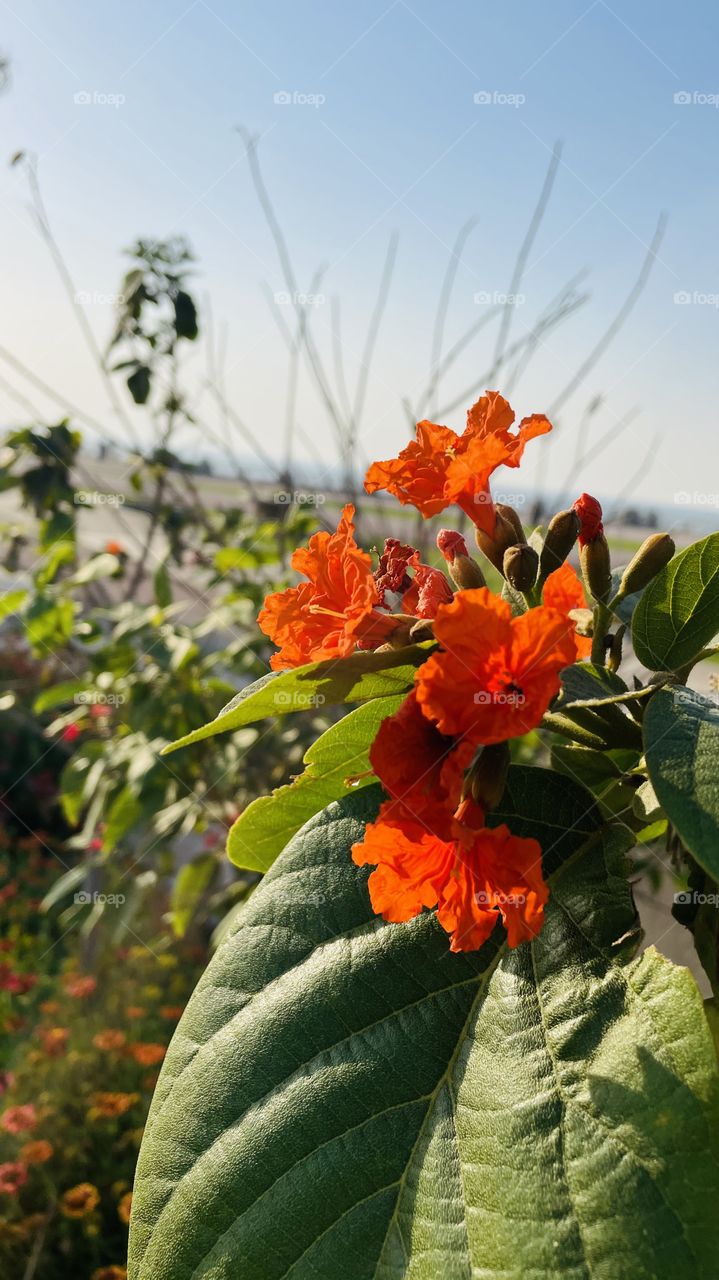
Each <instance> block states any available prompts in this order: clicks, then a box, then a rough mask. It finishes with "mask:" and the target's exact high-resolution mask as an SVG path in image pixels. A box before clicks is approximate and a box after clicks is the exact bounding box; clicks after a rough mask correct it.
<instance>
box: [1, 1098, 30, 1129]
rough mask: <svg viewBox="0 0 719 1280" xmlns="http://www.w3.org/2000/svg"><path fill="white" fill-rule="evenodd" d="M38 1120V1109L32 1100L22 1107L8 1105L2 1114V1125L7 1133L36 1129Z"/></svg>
mask: <svg viewBox="0 0 719 1280" xmlns="http://www.w3.org/2000/svg"><path fill="white" fill-rule="evenodd" d="M37 1121H38V1115H37V1111H36V1110H35V1108H34V1106H33V1104H32V1103H31V1102H27V1103H25V1105H24V1106H20V1107H8V1108H7V1109H6V1110H5V1111H3V1113H2V1115H1V1116H0V1127H1V1128H3V1129H4V1130H5V1132H6V1133H24V1132H25V1131H26V1130H28V1129H34V1128H35V1125H36V1124H37Z"/></svg>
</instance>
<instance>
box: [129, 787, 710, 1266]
mask: <svg viewBox="0 0 719 1280" xmlns="http://www.w3.org/2000/svg"><path fill="white" fill-rule="evenodd" d="M550 778H551V775H550V774H548V773H547V771H545V770H538V769H517V770H513V771H512V775H511V780H510V786H509V788H508V794H507V797H506V798H505V809H506V810H507V813H508V812H509V809H512V808H513V807H514V806H516V807H517V810H518V811H515V812H514V814H513V825H514V826H515V828H519V827H523V828H524V829H525V830H528V829H530V828H531V829H533V830H534V831H535V833H537V834H538V835H539V836H540V839H542V840H543V842H544V847H545V852H546V854H547V855H548V862H549V864H550V865H555V866H556V862H557V860H558V859H559V858H560V854H559V849H560V848H561V851H562V852H561V858H562V859H564V860H565V861H564V864H563V867H562V868H561V869H560V870H558V871H557V872H556V874H555V879H554V883H553V896H552V900H551V903H550V906H549V908H548V911H547V921H546V925H545V928H544V930H543V932H542V934H541V936H540V937H539V939H538V940H537V941H536V942H534V943H533V944H532V945H531V946H530V945H525V946H522V947H520V948H518V949H516V950H515V951H512V952H507V951H506V950H505V948H504V945H503V936H502V932H501V929H498V930H496V931H495V934H494V935H493V937H492V938H491V939H490V941H489V942H488V943H487V944H486V945H485V947H484V948H482V950H481V951H479V952H473V953H465V954H456V955H453V954H452V953H451V952H450V951H449V949H448V946H447V938H446V935H445V934H444V933H443V931H442V930H441V928H440V927H439V925H438V924H437V922H436V919H435V917H434V915H433V914H431V913H427V912H425V913H424V914H423V915H421V916H420V917H418V918H417V919H415V920H413V921H410V922H407V923H405V924H398V925H385V924H383V923H382V922H380V921H379V920H377V919H376V918H375V917H374V916H373V915H372V913H371V909H370V907H369V902H368V895H367V889H366V874H365V872H359V871H358V869H357V868H356V867H354V865H353V864H352V862H351V860H350V856H349V849H350V846H351V844H352V842H353V841H354V840H356V839H358V838H359V837H360V835H361V832H362V829H363V824H364V822H365V821H367V820H368V819H371V818H372V817H373V816H374V814H375V812H376V806H377V803H378V801H379V798H380V796H379V795H378V793H377V789H374V788H367V789H365V790H364V791H363V792H361V793H360V794H359V795H353V796H351V797H348V798H347V799H345V800H343V801H341V802H340V803H339V804H333V805H331V806H330V807H329V809H328V810H326V811H325V812H324V813H323V814H322V815H320V816H318V817H316V818H314V819H313V820H312V821H311V822H310V823H309V824H308V825H307V826H306V827H305V828H304V829H303V831H302V832H301V833H300V834H299V835H298V836H297V837H296V838H295V839H294V840H293V841H292V843H291V844H290V845H289V846H288V847H287V848H286V849H285V850H284V852H283V853H282V855H281V856H280V857H279V858H278V860H277V861H276V863H275V864H274V866H273V868H272V869H271V871H270V872H269V874H268V875H267V877H266V878H265V879H264V881H263V882H262V884H261V885H260V886H259V887H258V888H257V889H256V890H255V892H254V894H253V895H252V897H251V898H250V900H249V902H248V903H247V905H246V907H245V908H244V910H243V911H242V912H240V913H239V916H238V919H237V922H236V925H235V928H234V931H233V932H232V933H231V934H230V936H228V937H226V939H225V941H224V943H223V944H222V945H221V947H220V948H219V950H218V952H217V955H216V956H215V958H214V960H213V962H212V964H211V965H210V968H209V970H208V972H207V974H206V975H205V977H204V979H203V980H202V982H201V983H200V986H199V988H198V990H197V992H196V993H195V995H194V997H193V998H192V1000H191V1002H190V1005H189V1007H188V1009H187V1011H186V1013H185V1015H184V1017H183V1019H182V1021H181V1023H180V1024H179V1027H178V1029H177V1032H176V1034H175V1037H174V1040H173V1043H172V1045H171V1047H170V1051H169V1054H168V1057H167V1060H166V1062H165V1065H164V1067H163V1071H162V1074H161V1077H160V1081H159V1083H158V1087H157V1091H156V1095H155V1099H154V1102H153V1106H152V1110H151V1114H150V1117H149V1121H148V1126H147V1129H146V1133H145V1138H144V1141H143V1147H142V1151H141V1155H140V1162H139V1166H138V1172H137V1178H136V1183H135V1192H134V1200H133V1212H132V1224H131V1237H130V1263H129V1276H130V1280H191V1278H192V1280H238V1278H239V1277H242V1280H340V1278H342V1280H373V1278H374V1280H440V1278H441V1280H472V1278H473V1277H479V1276H486V1277H489V1276H493V1277H499V1276H502V1277H512V1278H513V1280H514V1278H515V1277H516V1280H519V1278H520V1277H522V1278H524V1277H532V1280H558V1277H560V1276H561V1277H576V1278H577V1280H585V1278H588V1277H590V1276H596V1277H599V1276H602V1277H605V1280H624V1277H628V1276H631V1277H632V1280H634V1278H635V1277H636V1278H637V1280H658V1278H664V1277H666V1280H670V1278H671V1280H710V1278H711V1280H714V1277H715V1276H716V1258H717V1256H718V1252H719V1218H718V1217H717V1214H716V1186H717V1177H718V1176H719V1112H718V1111H717V1071H716V1058H715V1053H714V1048H713V1045H712V1041H711V1036H710V1033H709V1029H708V1027H707V1023H706V1019H705V1015H704V1012H703V1008H702V1002H701V999H700V997H699V994H698V992H697V990H696V987H695V984H694V981H693V979H692V978H691V976H690V975H689V973H688V972H687V971H686V970H685V969H679V968H675V967H674V966H673V965H671V964H670V963H669V961H667V960H665V959H663V958H662V957H660V956H659V955H657V954H656V953H655V952H653V951H649V952H646V953H645V954H644V955H643V956H641V957H640V958H638V959H632V958H631V956H632V955H633V953H634V950H635V948H636V944H637V941H638V931H637V927H636V917H635V912H634V908H633V904H632V901H631V894H630V891H629V889H628V886H627V883H626V880H625V878H624V874H623V872H624V854H625V849H626V841H625V833H624V832H623V831H622V830H620V831H619V832H617V830H616V829H612V830H611V831H608V832H607V831H602V830H598V828H597V822H598V817H597V814H596V811H595V810H592V808H591V806H590V807H589V810H587V806H586V793H585V792H584V791H583V790H582V789H581V788H577V787H576V786H575V785H574V784H572V783H571V782H570V781H569V780H568V779H562V778H556V779H554V780H553V782H552V783H550V782H549V779H550ZM560 794H561V799H559V797H560ZM567 817H569V818H570V821H569V823H568V824H567ZM588 832H589V834H588ZM572 855H574V856H573V857H572ZM567 857H570V858H571V861H570V862H569V863H567V862H566V859H567Z"/></svg>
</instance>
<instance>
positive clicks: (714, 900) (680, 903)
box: [674, 889, 719, 907]
mask: <svg viewBox="0 0 719 1280" xmlns="http://www.w3.org/2000/svg"><path fill="white" fill-rule="evenodd" d="M674 906H675V907H719V893H699V892H698V891H697V890H696V889H682V890H681V892H680V893H675V894H674Z"/></svg>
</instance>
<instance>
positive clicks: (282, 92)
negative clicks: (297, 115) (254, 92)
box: [272, 89, 327, 107]
mask: <svg viewBox="0 0 719 1280" xmlns="http://www.w3.org/2000/svg"><path fill="white" fill-rule="evenodd" d="M272 101H273V102H274V104H275V106H277V107H323V106H324V105H325V103H326V101H327V97H326V95H325V94H324V93H303V92H302V91H301V90H300V89H291V90H290V89H278V90H277V93H273V95H272Z"/></svg>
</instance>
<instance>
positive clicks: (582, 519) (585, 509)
mask: <svg viewBox="0 0 719 1280" xmlns="http://www.w3.org/2000/svg"><path fill="white" fill-rule="evenodd" d="M574 510H575V511H576V513H577V515H578V516H579V545H580V547H583V546H586V544H587V543H588V542H594V540H595V538H599V537H601V536H602V534H603V533H604V525H603V524H602V508H601V506H600V505H599V503H598V502H597V499H596V498H593V497H592V495H591V494H590V493H582V494H580V496H579V497H578V498H577V501H576V502H575V503H574Z"/></svg>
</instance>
